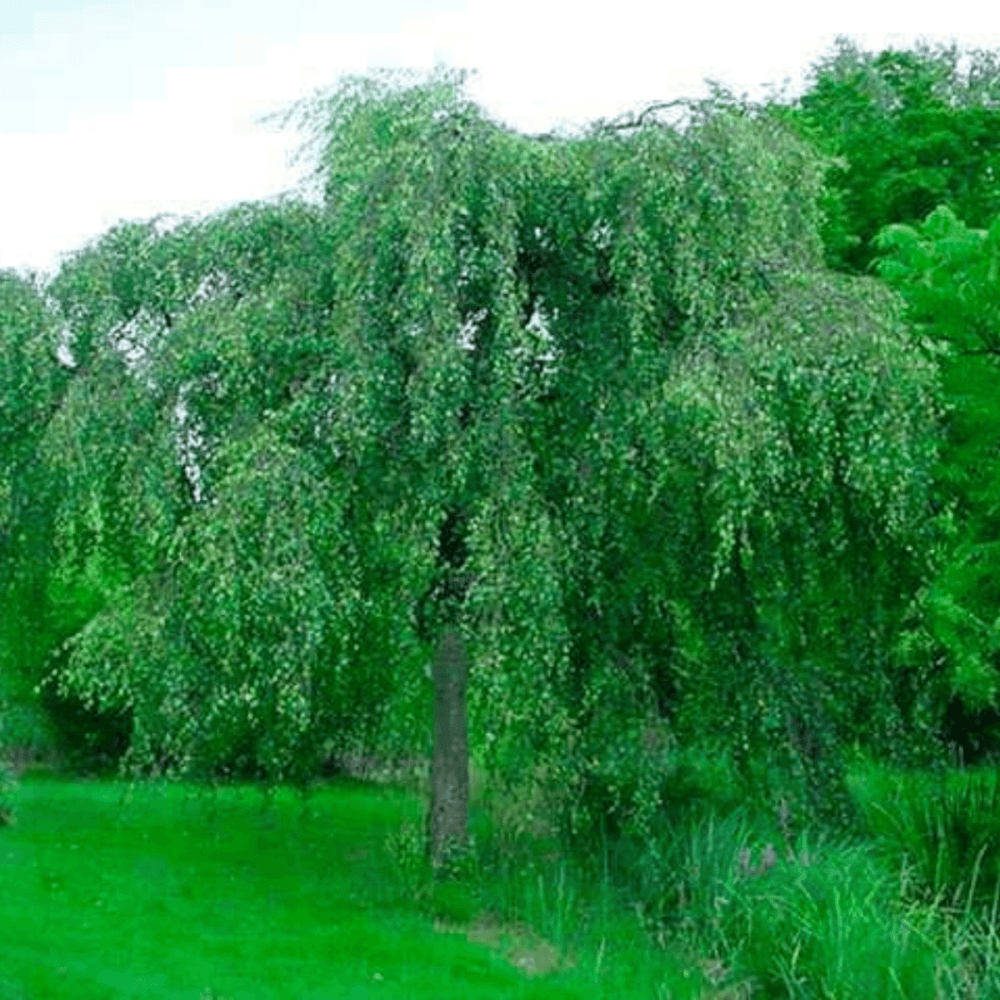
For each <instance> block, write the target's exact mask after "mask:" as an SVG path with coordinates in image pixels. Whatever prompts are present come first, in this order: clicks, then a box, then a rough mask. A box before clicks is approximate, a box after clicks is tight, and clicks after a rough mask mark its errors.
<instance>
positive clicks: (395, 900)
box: [0, 755, 1000, 1000]
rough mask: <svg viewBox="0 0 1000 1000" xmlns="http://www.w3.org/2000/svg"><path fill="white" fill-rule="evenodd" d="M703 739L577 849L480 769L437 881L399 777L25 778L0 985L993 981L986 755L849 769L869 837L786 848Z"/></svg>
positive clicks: (924, 994) (754, 988)
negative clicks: (465, 841)
mask: <svg viewBox="0 0 1000 1000" xmlns="http://www.w3.org/2000/svg"><path fill="white" fill-rule="evenodd" d="M710 760H713V758H710V757H709V756H708V755H705V759H704V761H703V764H704V767H703V771H704V774H703V775H702V777H703V778H704V781H703V784H702V791H701V792H700V793H695V792H694V791H693V790H692V789H693V788H695V787H696V786H697V785H698V782H695V783H694V785H690V786H689V794H688V799H687V800H686V801H681V802H675V803H673V804H672V805H671V806H670V808H669V810H668V813H667V814H665V815H664V816H663V817H662V822H661V825H660V827H659V829H658V830H657V831H656V836H655V838H654V840H653V841H652V843H651V844H650V843H647V844H639V843H633V844H631V845H629V844H628V843H627V842H626V841H623V842H620V843H618V844H616V845H609V844H606V843H602V844H596V845H592V846H593V848H594V850H592V851H591V852H590V854H589V856H588V857H587V858H586V859H577V860H574V859H573V858H571V857H568V856H567V855H566V854H565V853H564V852H563V851H562V850H560V847H559V843H558V841H557V839H556V838H555V837H554V836H553V835H552V834H551V830H550V831H546V829H545V827H544V823H542V824H538V823H534V822H532V823H528V822H527V819H526V817H527V815H528V814H529V813H531V814H534V813H535V812H536V811H537V810H536V805H537V803H536V805H533V806H532V807H531V808H530V809H529V808H528V807H526V806H525V804H524V803H523V802H522V801H518V800H507V801H506V802H505V801H504V800H502V799H498V798H493V799H491V798H490V797H489V796H485V795H484V794H483V792H482V789H480V790H479V792H478V793H477V794H476V795H475V796H474V803H475V805H474V808H473V810H472V814H471V830H472V833H473V837H474V843H475V847H476V850H475V852H474V854H473V855H472V857H471V858H470V860H469V861H468V862H467V863H466V864H465V866H464V868H463V869H462V870H461V871H460V872H457V873H456V877H455V878H453V879H452V880H450V881H445V882H441V881H435V880H434V879H433V878H432V876H431V873H430V871H429V869H428V867H427V865H426V863H425V861H424V860H423V856H422V852H421V849H420V844H421V830H422V817H423V810H422V805H421V798H420V796H419V795H418V794H416V793H415V792H413V791H412V790H411V791H406V790H404V789H402V788H397V787H392V786H388V785H384V784H377V783H371V784H362V783H360V782H355V783H350V782H339V783H336V784H331V785H327V786H323V787H321V788H320V789H319V790H318V791H317V792H316V793H315V794H314V796H313V797H312V798H311V799H309V800H308V802H307V803H306V804H305V806H303V803H302V801H301V800H300V799H299V798H298V797H297V796H296V795H295V794H294V793H293V792H291V791H290V790H280V791H279V792H278V793H277V794H276V796H275V797H274V798H273V800H271V801H270V803H267V804H265V800H262V798H261V796H260V794H259V792H258V791H257V790H256V789H254V788H252V787H246V786H242V787H229V788H221V789H219V790H217V791H216V792H211V791H209V790H206V789H200V790H199V789H198V788H196V787H195V786H190V785H166V784H158V785H146V786H142V785H139V786H136V787H135V788H134V789H133V790H132V792H131V798H129V795H128V787H127V786H126V785H124V784H120V783H117V782H114V781H110V780H107V781H93V782H84V781H79V780H76V781H68V780H61V779H59V780H43V778H42V777H41V776H39V775H36V776H32V777H28V778H25V779H24V780H23V782H22V785H21V788H20V789H19V790H18V792H17V796H16V806H17V818H18V822H17V824H16V825H15V826H13V827H7V828H5V829H3V830H0V884H2V886H3V896H2V902H0V1000H11V998H17V1000H29V998H30V1000H39V998H44V1000H49V998H52V1000H57V998H61V997H66V998H70V997H72V998H74V1000H77V998H79V1000H90V998H95V1000H96V998H102V1000H104V998H125V997H136V998H138V997H142V998H147V997H148V998H159V997H164V998H166V997H170V998H190V1000H219V998H227V1000H244V998H245V1000H249V998H255V997H261V998H263V997H268V998H284V997H288V998H292V997H294V998H296V1000H298V998H306V1000H308V998H314V997H315V998H319V997H324V998H325V997H369V996H372V997H376V996H379V997H382V996H385V997H408V998H409V997H413V998H419V997H440V998H448V997H463V998H476V997H491V998H497V997H500V998H502V997H537V998H547V997H580V998H589V997H595V998H596V997H616V998H617V997H637V998H641V997H654V998H657V1000H668V998H669V1000H685V998H691V1000H695V998H697V1000H750V998H789V1000H814V998H815V1000H821V998H823V1000H826V998H837V1000H855V998H856V1000H899V998H905V1000H925V998H926V1000H959V998H962V1000H987V998H994V997H1000V933H998V928H1000V923H998V919H997V918H998V910H1000V887H998V881H997V877H996V869H997V863H996V854H997V850H996V845H997V844H998V843H1000V835H998V831H1000V816H998V814H997V809H996V793H995V775H992V774H991V773H989V772H988V771H983V772H980V773H971V772H966V773H961V774H960V773H954V774H951V775H949V776H948V778H947V780H943V781H942V782H940V783H937V782H936V781H935V780H932V779H930V778H929V777H928V776H926V775H921V774H896V773H891V772H889V771H888V770H887V769H885V768H878V767H874V766H872V765H870V764H863V765H860V764H859V766H858V768H857V769H856V770H855V772H854V773H853V774H852V778H851V782H850V784H851V789H852V793H853V794H855V796H856V797H857V798H858V800H859V801H860V802H861V803H862V805H863V806H864V808H865V812H866V815H867V816H868V817H869V820H870V831H869V836H868V837H861V838H854V839H853V840H837V839H834V838H832V837H830V836H828V835H827V834H826V833H824V832H823V831H804V832H803V833H801V834H800V835H798V836H797V837H796V838H795V842H794V843H791V842H789V840H788V839H786V837H785V835H784V830H783V828H782V823H781V821H780V819H779V818H778V817H769V816H766V815H755V816H751V815H750V814H749V812H748V811H747V810H746V809H743V808H734V807H733V802H732V791H733V789H732V786H729V787H724V786H725V783H726V778H725V776H724V775H721V774H720V773H713V768H714V769H715V772H717V771H718V768H717V766H716V765H717V763H718V759H717V758H714V760H713V763H712V766H710V765H709V761H710ZM700 766H701V765H698V766H697V767H695V770H698V769H699V767H700ZM123 796H124V803H122V799H123ZM531 826H534V827H535V828H534V829H533V830H529V827H531Z"/></svg>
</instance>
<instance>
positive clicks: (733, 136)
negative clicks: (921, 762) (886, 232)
mask: <svg viewBox="0 0 1000 1000" xmlns="http://www.w3.org/2000/svg"><path fill="white" fill-rule="evenodd" d="M464 79H465V76H464V74H462V73H458V74H452V73H449V72H447V71H442V70H441V69H440V68H439V70H437V71H436V72H435V73H434V74H433V75H432V77H431V78H430V79H429V80H428V81H426V82H424V83H413V82H412V80H411V81H409V82H408V83H407V82H406V81H402V82H401V81H400V80H398V79H396V80H392V79H389V78H369V79H367V80H359V79H357V78H347V79H346V80H345V81H343V82H342V83H341V85H340V86H339V87H338V88H337V89H336V90H335V92H333V93H332V94H327V95H323V96H321V97H319V98H317V99H315V100H314V101H313V102H311V103H309V102H307V103H306V104H304V105H300V106H298V107H297V108H294V109H292V111H291V114H293V115H294V114H302V115H304V116H305V118H306V120H307V121H311V122H312V123H313V127H314V129H315V133H316V137H317V140H318V141H317V143H316V146H317V147H318V152H317V157H316V159H317V163H316V176H317V178H318V179H319V180H320V182H321V188H322V193H323V196H322V203H321V204H318V205H317V204H311V203H308V202H306V201H304V200H302V199H296V198H287V199H283V200H279V201H276V202H273V203H257V204H245V205H240V206H238V207H236V208H234V209H231V210H229V211H226V212H223V213H220V214H218V215H216V216H214V217H212V218H210V219H207V220H203V221H199V222H192V221H183V222H181V223H180V224H179V225H176V226H174V227H173V228H166V227H164V226H162V225H160V222H161V220H152V221H150V222H148V223H129V224H123V225H121V226H118V227H116V228H115V229H113V230H112V231H110V232H109V233H107V234H105V236H104V237H102V238H101V239H100V240H99V241H97V242H96V243H95V244H94V245H92V246H90V247H88V248H87V249H85V250H84V251H82V252H80V253H78V254H77V255H75V256H74V257H73V258H72V259H70V260H68V261H67V262H66V263H65V264H64V265H63V267H62V269H61V271H60V273H59V274H58V275H57V276H56V277H55V279H54V280H53V281H52V282H51V283H50V285H49V286H48V288H47V289H46V296H47V300H48V301H49V303H50V304H51V309H52V311H53V312H52V314H53V315H54V316H58V317H59V324H57V325H60V326H61V327H62V328H63V329H64V330H65V336H66V339H67V341H68V343H69V345H70V350H71V352H72V354H73V361H74V366H73V368H72V370H71V371H70V372H62V373H61V375H60V377H62V378H63V379H64V380H65V381H66V383H67V384H66V387H65V389H64V391H63V392H62V395H61V397H60V398H61V402H60V405H59V406H58V407H57V408H56V410H55V411H54V413H53V414H52V416H51V419H49V420H48V421H47V422H46V424H45V435H44V439H43V440H42V441H41V443H40V445H39V450H38V456H39V461H40V462H41V466H42V468H44V470H45V474H46V476H47V477H49V480H50V481H51V482H54V483H58V484H60V485H59V490H58V496H59V501H60V502H59V505H58V512H57V518H56V525H57V531H56V532H55V544H56V546H57V553H58V555H57V557H55V564H56V565H58V567H59V573H60V574H61V578H63V579H66V580H77V581H79V580H81V579H87V580H89V581H90V583H89V586H90V587H91V588H92V589H93V590H94V592H95V593H96V595H97V599H98V603H99V604H100V610H99V611H98V612H97V613H96V614H93V615H92V616H90V617H89V618H88V620H87V621H86V623H85V624H84V625H83V627H82V628H80V629H79V630H78V631H76V632H75V633H74V634H73V635H72V636H71V637H70V638H69V639H68V641H67V642H66V643H65V644H64V645H63V646H62V647H61V649H60V651H59V652H58V653H57V654H56V655H55V657H54V658H53V661H52V666H53V670H52V673H51V677H50V683H52V684H55V685H58V686H59V687H60V688H61V689H62V690H63V691H66V692H74V693H75V694H77V695H79V696H81V697H83V698H85V699H87V700H88V701H90V702H92V703H94V704H99V705H101V706H102V707H107V708H118V709H122V710H125V711H127V712H129V713H131V717H132V720H133V734H132V747H131V755H130V758H129V759H130V760H131V761H132V762H133V763H134V764H135V765H136V766H138V767H140V768H145V769H147V770H148V769H149V768H154V769H162V770H166V771H169V772H176V773H197V774H218V773H224V772H226V771H229V772H233V771H240V770H247V771H249V772H251V773H260V774H262V775H264V776H265V777H266V778H267V779H268V780H271V781H278V780H284V779H289V778H291V779H294V780H298V781H301V782H303V783H304V782H307V781H308V780H309V778H310V776H311V775H313V774H314V773H315V770H316V766H317V762H318V761H319V760H321V759H322V758H323V756H324V755H326V754H329V753H330V752H332V751H333V750H343V749H344V748H348V747H356V746H365V747H377V748H379V749H380V750H382V751H383V752H391V751H393V750H404V749H405V750H409V751H417V752H421V751H423V752H426V749H427V747H428V745H429V739H430V725H429V722H430V704H431V702H430V694H431V692H430V685H429V683H428V680H427V675H426V667H427V664H428V663H429V662H430V660H431V656H432V652H433V650H434V648H435V646H436V645H437V643H438V642H439V641H440V639H441V636H442V634H444V631H445V630H447V629H449V628H458V629H460V630H461V632H462V633H463V634H464V635H465V636H466V637H467V640H468V648H469V652H470V656H471V672H470V677H469V695H468V697H469V706H470V734H469V735H470V742H471V745H472V747H473V751H474V753H475V754H476V755H477V756H478V757H479V759H480V760H481V761H482V762H484V763H485V764H486V765H487V766H489V767H491V768H494V769H497V770H499V771H500V772H502V773H507V774H511V775H516V774H522V773H526V772H528V771H531V772H532V773H538V769H539V768H544V773H545V774H546V775H547V776H548V779H549V780H550V781H551V784H552V788H553V789H559V790H561V794H562V796H563V806H564V815H565V817H566V820H567V823H569V824H570V826H573V825H579V824H584V825H586V824H587V823H588V822H590V821H591V820H593V819H594V818H595V817H596V815H597V813H598V812H607V811H610V813H611V815H612V816H614V817H617V820H618V821H620V822H621V823H622V824H630V826H631V828H634V829H636V830H639V831H641V830H642V829H644V827H645V825H646V824H648V823H649V822H650V820H651V817H652V815H653V814H654V812H655V810H656V808H657V806H658V803H659V795H660V786H661V783H662V781H663V780H664V775H665V774H666V773H667V772H668V770H669V761H670V753H671V747H672V746H675V745H676V742H677V741H684V742H696V741H709V740H710V741H714V742H715V743H718V744H720V745H721V746H723V748H724V749H725V750H726V751H727V752H731V753H733V754H735V755H736V758H737V760H738V762H739V764H740V768H741V771H742V773H744V775H745V776H746V778H747V781H748V782H750V783H751V784H753V785H754V786H755V787H758V788H759V787H760V784H761V782H762V781H763V782H764V784H765V786H766V782H767V780H768V779H767V774H768V773H769V772H768V771H767V769H766V768H765V769H764V770H763V771H761V770H760V769H759V768H758V765H759V764H760V762H761V761H763V762H764V763H765V764H775V763H778V764H780V765H781V767H782V769H783V773H786V774H791V775H792V776H793V781H794V782H798V785H797V786H796V787H797V788H798V792H797V793H796V794H798V795H800V798H801V802H802V806H803V809H804V810H805V809H817V810H821V809H824V808H830V809H833V808H838V809H839V808H841V807H842V806H843V804H844V801H845V797H844V796H843V795H842V794H840V795H839V796H838V795H837V794H834V793H836V792H837V790H838V789H839V790H840V792H841V793H842V791H843V759H842V755H841V750H840V747H842V746H844V745H847V743H848V742H849V741H853V739H855V738H858V737H862V738H864V739H865V740H866V741H869V740H874V739H876V738H880V739H881V738H884V739H885V740H895V741H897V742H902V741H903V740H904V736H906V738H909V737H908V735H907V727H908V725H909V724H910V723H911V722H912V717H913V713H914V711H915V709H914V707H913V706H914V703H915V702H916V701H917V700H918V698H917V694H918V692H916V690H915V687H914V684H913V682H912V677H910V676H909V675H908V674H907V672H906V668H905V666H904V665H901V664H900V662H898V660H897V658H896V657H895V656H894V653H893V645H894V641H893V640H894V637H895V635H896V633H897V631H898V629H899V626H900V622H901V621H903V620H904V618H905V616H906V615H907V614H908V613H911V611H912V608H911V598H912V597H913V594H914V593H915V591H916V589H917V587H918V585H919V583H920V581H921V580H922V579H923V576H924V574H925V570H926V562H927V559H928V558H929V557H928V552H929V551H930V550H931V540H930V538H929V529H928V511H929V488H930V477H931V470H932V467H933V463H934V462H935V460H936V449H937V439H938V428H939V423H940V417H941V414H940V406H939V389H938V385H937V373H936V368H935V366H934V364H933V362H932V361H930V360H928V359H927V358H925V357H924V356H923V354H922V353H921V352H920V350H919V349H918V348H917V347H916V346H915V345H914V344H913V342H912V339H911V338H910V337H909V335H908V331H907V329H906V327H905V324H904V323H903V321H902V318H901V308H902V307H901V302H900V300H899V299H898V297H896V296H894V295H893V294H891V293H890V292H888V291H887V290H886V289H885V287H884V286H883V285H882V284H880V283H879V282H877V281H875V280H874V279H871V278H855V277H849V276H843V275H836V274H832V273H830V272H827V271H825V270H824V267H823V245H822V240H821V234H820V227H821V224H822V219H823V216H822V209H821V205H820V198H821V196H822V192H823V176H824V171H825V169H826V164H825V161H824V159H823V157H822V156H821V155H819V154H818V153H817V152H815V151H814V150H813V149H812V148H811V147H810V146H809V145H808V144H807V143H805V142H804V141H802V140H801V139H800V138H798V137H797V136H796V135H794V134H793V132H792V131H791V130H790V129H789V128H788V127H787V126H786V125H784V124H783V123H782V122H780V121H779V120H778V119H777V118H776V117H774V116H768V115H763V114H754V113H751V111H752V109H750V108H749V107H748V106H746V105H745V104H744V105H741V104H740V103H739V102H737V101H735V100H733V99H732V98H731V96H730V95H727V94H726V93H725V92H717V93H716V94H715V95H714V97H713V98H712V99H710V100H709V101H706V102H701V103H692V104H691V105H690V106H689V111H690V122H689V124H688V126H687V128H686V129H684V130H680V129H677V128H672V127H669V126H666V125H663V124H660V123H658V122H657V121H655V120H654V119H649V120H645V118H644V116H639V118H638V119H633V120H632V121H631V122H617V123H606V122H598V123H596V124H595V125H594V126H593V127H592V128H591V129H589V130H588V131H587V132H586V133H585V134H584V135H582V136H578V137H565V136H564V137H548V138H547V139H540V138H537V137H535V138H533V137H526V136H523V135H519V134H516V133H514V132H513V131H511V130H510V129H507V128H505V127H502V126H499V125H497V124H496V123H494V122H492V121H490V120H489V119H488V118H487V117H485V116H484V114H483V113H482V112H481V110H480V109H478V108H477V107H476V106H475V105H474V104H472V103H471V102H469V101H468V100H467V99H465V98H464V96H463V93H462V84H463V82H464ZM36 327H37V329H38V330H39V331H44V332H45V336H47V337H48V338H49V339H48V343H49V344H50V345H51V344H52V342H53V339H52V338H53V336H54V329H52V328H51V324H49V321H48V320H45V321H43V320H42V319H41V318H39V319H38V321H37V324H36ZM67 585H68V584H67ZM907 692H909V694H908V693H907ZM761 775H763V777H761ZM768 790H769V789H768V788H767V787H765V788H764V792H767V791H768ZM771 791H773V789H771Z"/></svg>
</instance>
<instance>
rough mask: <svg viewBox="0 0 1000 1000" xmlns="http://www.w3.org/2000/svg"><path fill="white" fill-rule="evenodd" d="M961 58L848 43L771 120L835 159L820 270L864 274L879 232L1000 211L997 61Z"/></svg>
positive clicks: (952, 52)
mask: <svg viewBox="0 0 1000 1000" xmlns="http://www.w3.org/2000/svg"><path fill="white" fill-rule="evenodd" d="M958 59H959V54H958V50H957V47H956V46H954V45H952V46H951V47H945V46H943V45H939V46H938V48H937V50H936V51H932V50H931V49H930V48H929V47H928V46H927V45H925V44H922V45H919V46H917V47H916V48H915V49H914V50H912V51H897V50H894V49H886V50H884V51H883V52H881V53H879V54H878V55H873V54H872V53H868V52H864V51H861V50H859V49H858V48H857V47H856V46H855V45H854V44H853V43H851V42H850V41H848V40H847V39H846V38H843V37H841V38H838V39H837V51H836V52H835V53H834V54H832V55H830V56H828V57H827V58H825V59H823V60H821V61H820V62H819V63H817V64H816V65H815V66H814V67H813V70H812V74H811V77H812V79H811V84H810V87H809V89H808V90H807V91H806V93H805V94H804V95H803V96H802V97H801V98H800V99H799V101H797V102H796V103H795V105H794V106H792V107H785V106H780V107H775V108H774V111H775V113H776V114H777V116H778V117H779V118H780V119H781V120H783V121H784V122H785V123H786V124H788V125H789V126H790V127H791V128H792V129H793V130H794V131H795V132H796V133H797V134H799V135H802V136H803V137H804V138H806V139H808V140H809V141H810V142H812V143H814V144H815V145H816V146H817V148H819V149H822V150H823V152H824V153H825V154H826V155H827V156H829V157H831V160H830V166H829V170H828V172H827V175H826V189H825V193H824V196H823V199H822V206H823V210H824V214H825V216H826V218H825V221H824V224H823V226H822V228H821V233H822V236H823V243H824V253H825V259H826V262H827V264H828V265H829V266H830V267H833V268H836V269H837V270H843V271H846V272H848V273H853V274H864V273H866V272H867V271H868V270H870V265H871V263H872V261H873V259H874V257H875V256H876V253H877V251H876V248H875V244H874V239H875V237H876V235H877V233H878V232H879V230H881V229H882V228H883V227H884V226H886V225H889V224H894V223H904V224H909V225H914V224H917V223H918V222H920V221H921V220H922V219H924V218H925V217H926V216H927V214H928V213H929V212H931V211H933V210H934V209H935V208H937V207H938V206H940V205H947V206H948V207H949V208H951V209H952V210H953V211H954V212H955V214H956V215H958V216H959V217H960V218H962V219H965V220H966V222H968V224H969V225H971V226H977V227H978V226H983V225H988V223H989V221H990V220H991V219H993V218H994V217H995V216H996V215H997V213H998V211H1000V193H998V192H1000V188H998V185H997V182H998V180H1000V141H998V138H997V136H998V134H1000V132H998V129H997V124H998V122H1000V110H998V108H997V104H996V100H997V97H998V96H1000V72H998V66H997V61H996V56H995V53H989V52H983V51H979V50H976V51H973V52H972V53H971V54H970V59H969V63H968V66H967V68H966V69H965V71H964V73H960V72H959V70H958Z"/></svg>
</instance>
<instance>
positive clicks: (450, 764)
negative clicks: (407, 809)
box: [429, 628, 469, 868]
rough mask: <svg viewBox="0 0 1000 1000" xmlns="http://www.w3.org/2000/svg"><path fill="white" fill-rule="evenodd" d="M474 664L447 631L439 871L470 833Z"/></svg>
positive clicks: (437, 778) (436, 773)
mask: <svg viewBox="0 0 1000 1000" xmlns="http://www.w3.org/2000/svg"><path fill="white" fill-rule="evenodd" d="M468 675H469V662H468V657H467V654H466V650H465V644H464V642H463V641H462V637H461V635H459V633H458V631H457V630H456V629H455V628H447V629H445V631H444V634H443V635H442V636H441V641H440V642H439V643H438V648H437V653H436V655H435V657H434V760H433V764H432V770H431V811H430V817H429V819H430V849H431V859H432V861H433V864H434V867H435V868H438V867H439V866H440V865H441V864H442V862H444V861H445V860H446V859H447V857H448V856H449V855H450V854H453V853H461V852H462V851H464V850H465V848H466V846H467V841H468V828H469V746H468V730H467V725H466V712H465V689H466V684H467V682H468Z"/></svg>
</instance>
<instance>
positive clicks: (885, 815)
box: [859, 768, 1000, 915]
mask: <svg viewBox="0 0 1000 1000" xmlns="http://www.w3.org/2000/svg"><path fill="white" fill-rule="evenodd" d="M859 793H860V794H861V796H862V801H863V803H864V809H865V814H866V817H867V820H868V823H869V825H870V831H871V834H872V836H873V838H874V839H875V840H876V841H877V843H878V844H879V847H880V851H881V854H882V856H883V857H884V858H885V859H886V861H887V862H888V863H889V864H890V865H891V866H892V867H893V868H894V869H897V870H898V869H900V868H905V869H906V871H907V876H908V885H907V887H906V888H907V895H908V897H909V898H912V899H913V900H914V901H917V902H922V903H929V902H934V904H935V905H936V906H937V907H938V908H939V909H942V910H945V911H947V912H949V913H951V914H953V915H955V914H958V913H962V914H963V915H969V914H971V913H972V912H980V913H981V912H982V911H983V910H984V909H988V908H990V907H991V906H992V905H993V903H994V901H995V900H996V898H997V893H998V875H1000V813H998V808H1000V791H998V788H997V775H996V770H995V768H977V769H966V768H961V769H959V770H949V771H947V772H941V773H939V774H930V773H923V772H901V773H899V774H894V775H893V774H889V773H886V772H885V771H883V770H880V769H877V768H873V769H871V771H870V772H869V774H868V776H867V779H866V780H864V781H863V782H861V783H859Z"/></svg>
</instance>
